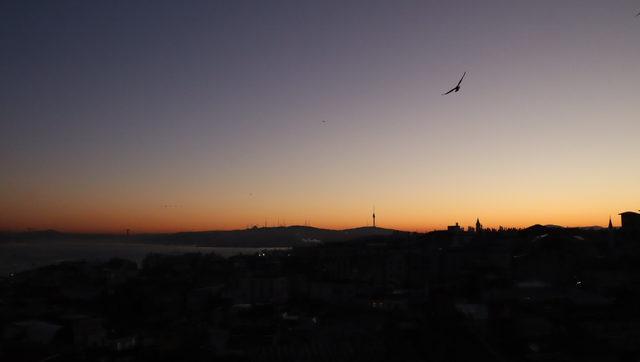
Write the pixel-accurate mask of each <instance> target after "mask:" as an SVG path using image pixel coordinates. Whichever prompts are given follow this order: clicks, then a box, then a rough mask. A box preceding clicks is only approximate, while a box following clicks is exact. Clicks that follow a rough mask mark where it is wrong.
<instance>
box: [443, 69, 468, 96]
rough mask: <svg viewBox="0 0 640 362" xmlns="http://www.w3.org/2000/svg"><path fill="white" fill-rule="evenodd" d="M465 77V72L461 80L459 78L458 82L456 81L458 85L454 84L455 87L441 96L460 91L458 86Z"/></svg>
mask: <svg viewBox="0 0 640 362" xmlns="http://www.w3.org/2000/svg"><path fill="white" fill-rule="evenodd" d="M465 75H467V72H464V74H462V78H460V80H459V81H458V84H456V86H455V87H453V88H452V89H451V90H450V91H448V92H447V93H443V94H442V95H443V96H446V95H447V94H449V93H451V92H456V93H458V92H459V91H460V84H462V80H463V79H464V76H465Z"/></svg>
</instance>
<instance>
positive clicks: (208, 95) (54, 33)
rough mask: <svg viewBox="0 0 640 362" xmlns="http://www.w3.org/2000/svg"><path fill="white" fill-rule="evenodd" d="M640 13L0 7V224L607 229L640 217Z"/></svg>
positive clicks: (494, 7)
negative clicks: (623, 216)
mask: <svg viewBox="0 0 640 362" xmlns="http://www.w3.org/2000/svg"><path fill="white" fill-rule="evenodd" d="M639 8H640V2H638V1H631V0H630V1H622V0H621V1H612V0H566V1H563V0H536V1H519V0H515V1H514V0H503V1H497V0H486V1H477V0H464V1H462V0H459V1H457V0H453V1H451V0H446V1H445V0H441V1H427V0H424V1H400V0H394V1H391V0H389V1H372V0H366V1H345V0H340V1H326V0H323V1H304V0H291V1H264V0H256V1H242V0H227V1H222V0H221V1H204V0H202V1H189V0H182V1H164V0H153V1H130V0H126V1H125V0H121V1H86V0H78V1H63V0H56V1H46V2H43V1H28V0H15V1H3V2H2V3H1V4H0V54H1V55H0V80H1V81H0V207H1V209H2V211H0V229H12V230H22V229H25V228H37V229H40V228H55V229H60V230H69V231H116V232H119V231H122V230H124V229H127V228H131V229H132V230H134V231H175V230H202V229H231V228H242V227H246V226H247V225H253V224H259V225H263V224H264V222H265V220H266V222H267V223H268V224H269V225H274V224H276V223H277V222H278V221H279V222H280V223H286V224H288V225H291V224H303V223H304V222H305V221H306V220H309V221H310V223H311V224H312V225H314V226H319V227H331V228H347V227H355V226H362V225H366V224H367V223H369V222H370V214H371V208H372V205H374V204H375V206H376V214H377V216H378V217H377V219H378V224H379V226H384V227H394V228H400V229H405V230H419V231H423V230H430V229H434V228H442V227H444V226H446V225H448V224H452V223H454V222H456V221H458V222H460V223H461V224H462V225H471V224H473V223H474V222H475V218H476V217H480V219H481V221H483V222H484V224H485V225H488V226H494V227H497V226H498V225H505V226H527V225H530V224H533V223H543V224H547V223H554V224H560V225H593V224H597V225H604V224H606V222H607V221H608V217H609V215H614V216H615V215H616V214H617V213H618V212H620V211H625V210H637V209H639V208H640V187H639V185H640V163H639V162H640V157H639V156H640V109H639V106H640V91H639V86H640V19H639V18H635V17H634V15H635V14H636V13H637V11H638V10H639ZM464 71H467V72H468V74H467V77H466V79H465V82H464V84H463V89H462V92H461V93H458V94H456V95H451V96H447V97H443V96H441V93H442V92H444V91H446V90H448V88H450V87H451V86H453V85H454V84H455V83H456V82H457V80H458V79H459V77H460V75H461V74H462V72H464ZM322 121H326V122H324V123H323V122H322ZM163 205H174V206H175V207H163ZM618 223H619V219H618V218H617V217H615V218H614V224H618Z"/></svg>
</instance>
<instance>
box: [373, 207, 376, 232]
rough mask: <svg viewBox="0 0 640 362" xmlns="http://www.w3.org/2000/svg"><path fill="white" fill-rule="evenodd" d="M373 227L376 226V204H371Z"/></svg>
mask: <svg viewBox="0 0 640 362" xmlns="http://www.w3.org/2000/svg"><path fill="white" fill-rule="evenodd" d="M373 227H376V205H373Z"/></svg>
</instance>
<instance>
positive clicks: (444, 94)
mask: <svg viewBox="0 0 640 362" xmlns="http://www.w3.org/2000/svg"><path fill="white" fill-rule="evenodd" d="M454 90H456V89H455V88H453V89H451V90H450V91H448V92H447V93H442V95H443V96H446V95H447V94H449V93H451V92H453V91H454Z"/></svg>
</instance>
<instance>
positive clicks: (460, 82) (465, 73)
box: [457, 72, 467, 87]
mask: <svg viewBox="0 0 640 362" xmlns="http://www.w3.org/2000/svg"><path fill="white" fill-rule="evenodd" d="M465 75H467V72H464V74H462V78H460V81H459V82H458V85H457V87H459V86H460V84H462V80H463V79H464V76H465Z"/></svg>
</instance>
